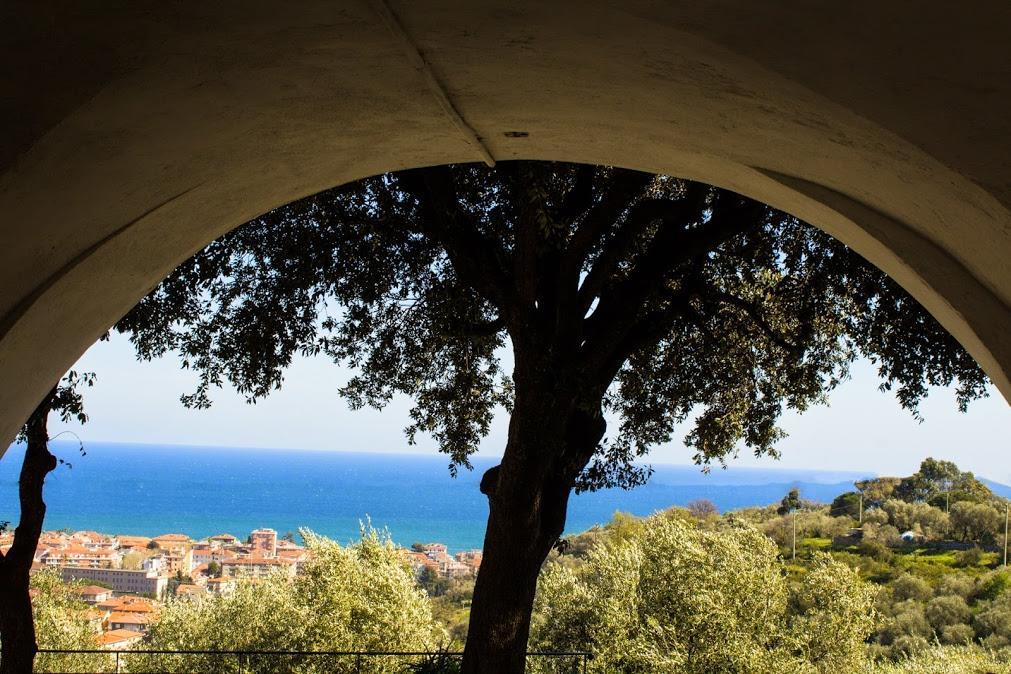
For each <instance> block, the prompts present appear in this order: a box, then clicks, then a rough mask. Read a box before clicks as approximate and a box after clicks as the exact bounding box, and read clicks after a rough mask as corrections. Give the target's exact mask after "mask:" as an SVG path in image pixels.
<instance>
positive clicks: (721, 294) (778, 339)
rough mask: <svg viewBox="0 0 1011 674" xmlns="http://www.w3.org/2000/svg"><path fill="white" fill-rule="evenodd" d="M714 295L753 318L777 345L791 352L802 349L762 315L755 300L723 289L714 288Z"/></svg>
mask: <svg viewBox="0 0 1011 674" xmlns="http://www.w3.org/2000/svg"><path fill="white" fill-rule="evenodd" d="M712 296H713V297H714V298H715V299H717V300H719V301H721V302H724V303H726V304H729V305H731V306H734V307H737V308H738V309H741V310H742V311H744V313H746V314H747V315H748V317H749V318H751V321H752V322H753V323H754V324H755V325H757V326H758V327H759V328H760V329H761V330H762V332H764V333H765V334H766V336H767V337H768V338H769V339H771V340H772V341H773V342H774V343H775V344H776V345H777V346H779V347H781V348H783V349H785V350H786V351H790V352H795V351H798V350H800V349H801V346H800V345H799V344H797V343H795V342H792V341H790V340H789V339H788V338H787V337H786V336H784V335H782V334H780V333H779V332H777V331H776V329H775V328H773V327H772V325H771V324H770V323H769V321H768V320H766V318H765V316H763V315H762V311H761V309H760V308H759V307H758V306H757V305H756V304H755V303H754V302H749V301H748V300H746V299H744V298H742V297H738V296H737V295H734V294H732V293H728V292H725V291H722V290H713V294H712Z"/></svg>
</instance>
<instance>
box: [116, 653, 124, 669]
mask: <svg viewBox="0 0 1011 674" xmlns="http://www.w3.org/2000/svg"><path fill="white" fill-rule="evenodd" d="M122 671H123V670H121V669H120V668H119V651H116V674H120V672H122Z"/></svg>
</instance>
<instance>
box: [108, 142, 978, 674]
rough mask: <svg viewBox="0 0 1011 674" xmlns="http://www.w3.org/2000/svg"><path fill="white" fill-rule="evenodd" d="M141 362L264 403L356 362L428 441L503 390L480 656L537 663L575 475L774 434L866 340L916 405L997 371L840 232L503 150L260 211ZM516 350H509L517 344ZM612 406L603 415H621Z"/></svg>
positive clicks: (198, 270) (833, 380) (479, 612)
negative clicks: (503, 157) (545, 598)
mask: <svg viewBox="0 0 1011 674" xmlns="http://www.w3.org/2000/svg"><path fill="white" fill-rule="evenodd" d="M118 328H119V329H120V330H121V331H124V332H127V333H129V334H130V335H131V338H132V339H133V341H134V343H135V344H136V346H137V349H138V352H139V354H140V356H141V357H144V358H150V357H157V356H161V355H163V354H165V353H167V352H169V351H171V350H176V351H177V352H178V353H179V354H180V356H181V358H182V362H183V364H184V366H186V367H189V368H192V369H194V370H196V371H197V373H198V376H199V384H198V386H197V388H196V390H195V391H194V392H193V393H191V394H188V395H187V396H185V397H184V402H186V403H187V404H190V405H194V406H205V405H208V404H210V395H211V392H212V390H213V389H214V388H215V387H217V386H221V385H224V384H226V383H230V384H232V385H233V386H234V387H235V388H236V389H237V390H238V391H239V392H240V393H242V394H243V395H245V396H247V397H248V398H249V399H250V400H255V399H257V398H260V397H262V396H264V395H267V394H268V393H269V392H270V391H272V390H273V389H275V388H277V387H279V386H280V385H281V383H282V381H283V373H284V370H285V368H286V367H287V366H288V365H289V364H290V363H291V360H292V358H293V357H294V356H295V355H296V354H299V353H304V354H324V355H326V356H329V357H332V358H333V359H334V360H336V361H338V362H341V363H343V364H345V365H349V366H351V367H352V368H355V369H356V371H357V374H356V375H355V376H354V377H352V378H351V379H350V381H347V382H345V383H344V385H343V386H342V387H341V388H340V392H341V393H342V395H343V396H344V397H345V398H346V399H347V400H348V401H349V402H350V404H351V405H352V406H354V407H361V406H366V405H368V406H373V407H382V406H384V405H385V404H386V403H388V402H389V401H390V400H391V398H392V397H393V396H394V395H395V394H405V395H407V396H409V397H410V398H412V399H413V401H414V407H413V410H412V412H411V419H412V420H411V423H410V426H409V427H408V429H407V432H408V435H409V437H411V438H413V437H415V436H416V435H417V434H419V433H427V434H430V435H431V436H433V437H434V438H435V440H436V441H437V442H438V443H439V446H440V448H441V449H442V451H444V452H446V453H447V454H448V455H449V457H450V462H451V468H452V469H453V470H455V469H456V468H457V467H458V466H463V467H469V466H470V463H469V456H470V455H471V453H472V452H473V451H475V449H476V448H477V445H478V442H479V441H480V439H481V438H482V437H483V436H484V435H485V434H486V433H487V431H488V428H489V424H490V422H491V420H492V417H493V415H494V413H495V410H496V409H497V408H499V407H502V408H505V409H506V410H508V411H509V413H510V421H509V432H508V439H507V442H506V447H505V448H504V452H503V458H502V462H501V463H500V464H499V465H498V466H495V467H493V468H491V469H490V470H488V471H487V472H486V473H485V474H484V476H483V478H482V480H481V483H480V488H481V491H482V492H483V493H484V494H486V495H487V497H488V500H489V506H490V513H489V518H488V526H487V529H486V534H485V541H484V562H483V564H482V568H481V573H480V575H479V576H478V579H477V584H476V587H475V591H474V602H473V607H472V612H471V619H470V630H469V638H468V642H467V644H466V649H465V650H466V655H465V659H464V670H465V671H467V672H477V671H486V672H491V671H494V672H516V673H518V672H521V671H523V667H524V656H523V653H524V650H525V646H526V641H527V635H528V630H529V623H530V610H531V607H532V604H533V600H534V591H535V587H536V581H537V576H538V573H539V571H540V568H541V564H542V562H543V561H544V559H545V558H546V556H547V554H548V552H549V551H550V550H551V548H552V546H553V545H554V544H555V542H556V541H557V540H558V538H559V536H560V535H561V533H562V532H563V530H564V526H565V517H566V511H567V506H568V500H569V497H570V495H571V494H572V492H573V490H581V489H595V488H599V487H604V486H613V485H617V486H622V487H627V488H630V487H633V486H635V485H638V484H641V483H642V482H643V481H644V480H645V479H646V478H647V477H648V474H649V470H648V468H646V467H644V466H642V465H641V464H640V463H639V460H640V459H641V458H642V457H644V456H645V455H646V454H647V453H648V452H649V450H650V448H651V447H654V446H656V445H657V444H660V443H663V442H666V441H668V440H669V439H670V438H671V437H672V434H673V433H674V431H675V429H676V428H678V427H679V426H680V425H682V424H686V423H690V424H691V427H690V430H689V431H688V433H687V443H688V445H689V446H690V448H691V450H692V455H693V457H694V459H695V461H697V462H699V463H700V464H709V463H710V462H720V461H723V460H725V459H726V458H727V457H729V456H732V455H734V454H735V453H736V452H737V451H739V450H740V449H741V448H743V447H746V448H747V449H748V450H749V451H753V452H755V453H756V454H769V455H775V453H776V449H775V447H776V443H777V441H778V440H779V439H780V438H781V437H782V432H781V431H780V430H779V428H778V427H777V419H778V418H779V416H780V415H781V413H782V412H783V411H784V410H785V409H788V408H790V409H796V410H804V409H806V408H807V407H809V406H810V405H812V404H814V403H818V402H821V401H823V400H824V398H825V394H826V392H827V391H829V390H830V389H831V388H832V387H833V386H835V385H836V384H837V383H838V382H839V381H841V380H842V379H843V378H844V377H845V376H846V373H847V368H848V365H849V364H850V363H851V362H852V361H853V359H855V358H856V357H858V356H859V355H861V354H862V355H866V356H868V357H871V358H873V359H875V361H876V362H877V364H878V369H879V372H880V374H881V378H882V386H883V387H885V388H892V389H894V390H895V392H896V394H897V396H898V399H899V401H900V403H901V404H903V405H904V406H906V407H908V408H910V409H911V410H914V411H915V410H916V408H917V404H918V402H919V401H920V399H921V398H922V397H923V396H924V395H925V394H926V392H927V390H928V387H929V386H930V385H934V384H944V385H946V384H952V383H957V385H958V395H959V401H960V403H961V404H962V405H963V406H964V405H965V404H966V403H967V402H968V401H969V400H970V399H971V398H973V397H975V396H978V395H981V394H982V393H983V392H984V391H985V385H986V379H985V377H984V375H983V374H982V372H981V371H980V369H979V368H978V366H977V365H976V364H975V363H974V362H973V361H972V359H971V358H970V357H968V356H967V355H966V353H965V351H964V350H963V349H962V348H961V346H959V344H958V343H957V342H956V341H955V340H954V339H953V338H952V337H951V336H950V335H949V334H948V333H946V332H945V331H944V330H943V329H942V328H941V327H940V326H939V325H938V324H937V322H936V321H935V320H934V319H933V318H932V317H931V316H930V315H929V314H927V313H926V312H925V311H924V310H923V309H922V308H921V307H920V306H919V305H918V304H917V303H916V302H915V301H914V300H913V299H912V298H911V297H910V296H909V295H908V294H907V293H906V292H905V291H903V290H902V289H901V288H900V287H899V286H898V285H896V284H895V283H893V282H891V281H890V280H889V279H888V278H886V277H885V276H884V275H883V274H882V273H881V272H880V271H878V270H877V269H875V268H873V267H872V266H870V265H869V264H867V263H866V262H865V261H864V260H863V259H861V258H860V257H859V256H858V255H856V254H854V253H853V252H852V251H850V250H849V249H847V248H846V247H845V246H843V245H841V244H840V243H838V242H836V241H835V240H833V239H832V238H830V237H828V236H826V235H825V234H823V233H822V232H820V231H818V230H816V229H814V228H812V227H810V226H808V225H806V224H804V223H802V222H799V221H798V220H797V219H796V218H793V217H791V216H789V215H787V214H785V213H782V212H779V211H776V210H774V209H772V208H770V207H768V206H766V205H764V204H761V203H758V202H755V201H752V200H750V199H747V198H745V197H742V196H741V195H738V194H735V193H733V192H729V191H726V190H720V189H716V188H713V187H709V186H706V185H701V184H698V183H692V182H688V181H684V180H679V179H676V178H671V177H667V176H657V175H649V174H646V173H640V172H635V171H628V170H622V169H616V168H610V167H593V166H578V165H568V164H552V163H540V162H520V161H518V162H502V163H500V164H498V165H497V166H496V167H495V168H487V167H484V166H475V165H455V166H439V167H432V168H424V169H416V170H409V171H403V172H399V173H394V174H387V175H382V176H377V177H373V178H368V179H365V180H362V181H358V182H356V183H353V184H350V185H346V186H343V187H340V188H337V189H335V190H331V191H327V192H324V193H321V194H318V195H315V196H313V197H309V198H307V199H304V200H301V201H298V202H295V203H292V204H289V205H287V206H284V207H281V208H279V209H277V210H275V211H272V212H270V213H268V214H266V215H264V216H262V217H260V218H257V219H256V220H254V221H252V222H250V223H248V224H246V225H244V226H242V227H239V228H238V229H236V230H234V231H233V232H231V233H230V234H228V235H226V236H224V237H223V238H221V239H219V240H218V241H216V242H214V243H212V244H211V245H210V246H208V247H207V248H206V249H205V250H203V251H201V252H200V253H198V254H197V255H196V256H194V257H193V258H192V259H190V260H189V261H187V262H185V263H183V264H182V266H180V267H179V268H178V269H177V270H176V271H175V272H174V273H173V274H172V275H171V276H169V278H167V279H166V280H165V281H164V282H163V283H162V284H161V285H160V286H158V287H157V288H156V289H154V291H153V292H152V293H151V294H150V295H149V296H148V297H147V298H145V299H144V300H143V301H142V302H141V303H140V304H139V305H138V306H137V307H136V308H135V309H134V310H133V311H131V312H130V314H129V315H128V316H126V317H125V318H124V319H123V320H122V321H121V322H120V324H119V325H118ZM506 348H508V349H510V350H511V352H512V362H513V366H512V371H511V372H506V371H504V368H503V366H502V362H501V360H500V357H501V353H502V351H503V350H504V349H506ZM609 416H610V418H613V419H616V422H615V424H616V427H615V428H614V429H613V431H612V432H611V433H610V434H608V433H607V418H608V417H609Z"/></svg>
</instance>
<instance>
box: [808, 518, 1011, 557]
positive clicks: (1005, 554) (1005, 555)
mask: <svg viewBox="0 0 1011 674" xmlns="http://www.w3.org/2000/svg"><path fill="white" fill-rule="evenodd" d="M1005 514H1006V513H1005ZM1004 519H1005V520H1007V518H1006V517H1005V518H1004ZM1005 524H1006V522H1005ZM1004 528H1005V529H1006V528H1007V527H1006V526H1005V527H1004ZM1004 538H1005V539H1006V538H1007V535H1006V534H1005V536H1004ZM793 561H795V562H796V561H797V511H796V510H794V511H793ZM1004 565H1005V566H1007V552H1006V548H1005V553H1004Z"/></svg>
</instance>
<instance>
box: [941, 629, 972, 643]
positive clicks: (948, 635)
mask: <svg viewBox="0 0 1011 674" xmlns="http://www.w3.org/2000/svg"><path fill="white" fill-rule="evenodd" d="M975 636H976V632H975V630H973V629H972V627H971V626H969V625H945V626H944V628H943V629H942V630H941V636H940V639H941V643H942V644H949V645H952V646H965V645H967V644H971V643H972V640H973V639H974V638H975Z"/></svg>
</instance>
